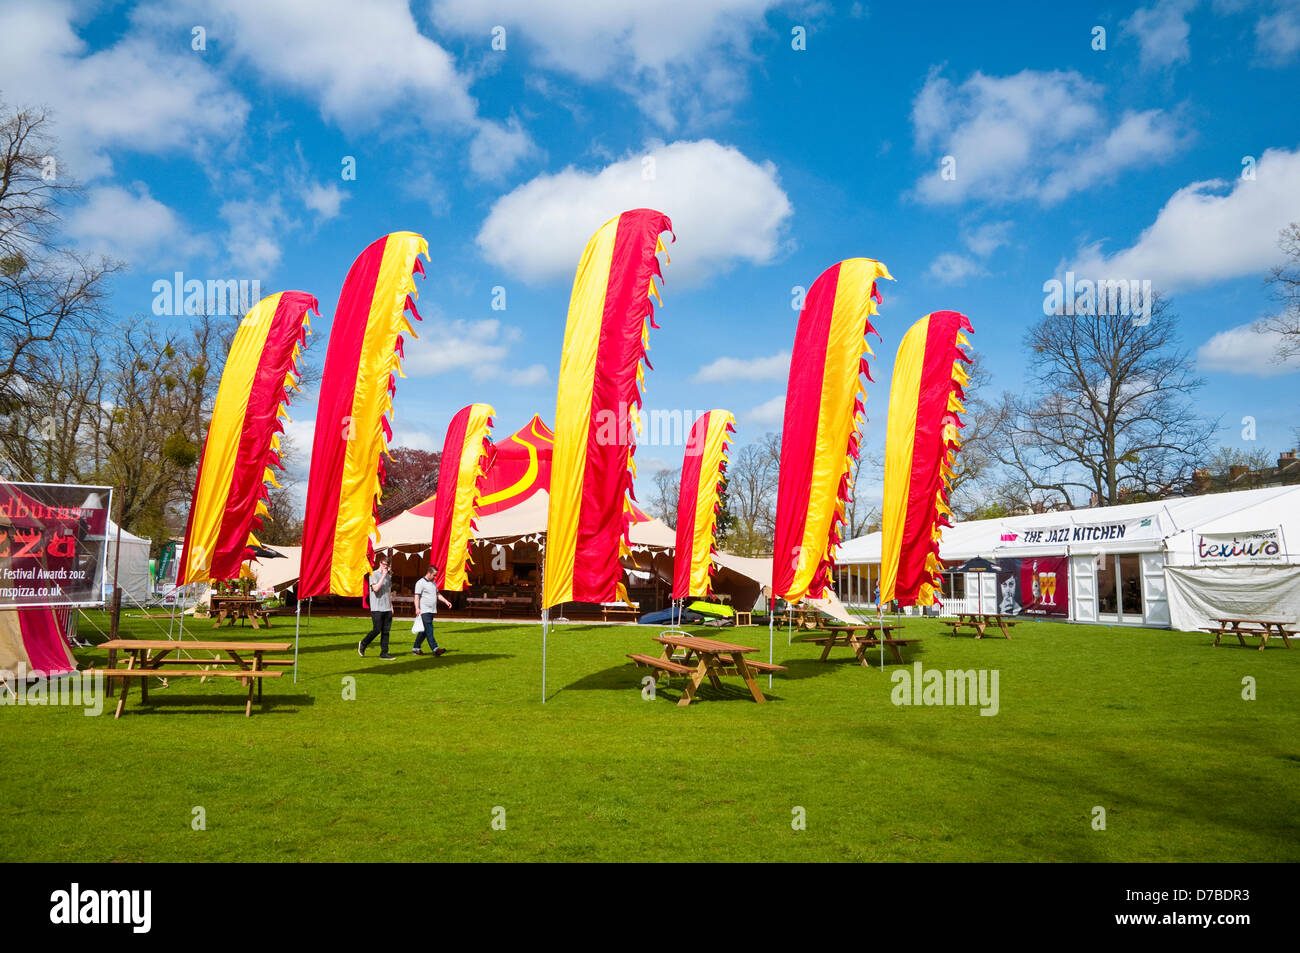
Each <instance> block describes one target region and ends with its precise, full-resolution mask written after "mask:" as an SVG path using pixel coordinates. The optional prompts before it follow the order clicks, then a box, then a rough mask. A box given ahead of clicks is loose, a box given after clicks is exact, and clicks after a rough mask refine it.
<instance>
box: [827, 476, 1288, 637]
mask: <svg viewBox="0 0 1300 953" xmlns="http://www.w3.org/2000/svg"><path fill="white" fill-rule="evenodd" d="M1234 540H1235V541H1236V543H1235V548H1234ZM1270 544H1271V545H1270ZM880 548H881V537H880V533H878V532H877V533H871V534H869V535H867V536H861V537H858V538H857V539H852V540H849V541H848V542H846V543H845V544H844V545H843V546H841V547H840V550H839V559H838V563H839V565H840V566H841V567H844V568H843V569H842V572H841V580H840V582H841V586H842V587H843V588H842V590H841V595H846V593H845V591H844V590H845V589H847V590H850V591H852V592H853V593H854V597H853V598H852V600H851V601H853V602H856V603H859V604H862V603H866V602H869V601H870V596H871V593H872V592H873V591H874V585H875V581H876V580H878V578H879V565H880ZM1252 549H1253V550H1256V552H1249V550H1252ZM1266 550H1267V551H1266ZM939 555H940V558H942V559H943V560H944V562H945V563H949V564H953V563H961V562H963V561H965V560H968V559H973V558H975V557H977V556H978V557H984V558H986V559H991V560H1006V561H1017V560H1020V561H1025V562H1026V563H1034V562H1036V561H1041V562H1043V563H1044V564H1049V565H1052V566H1053V567H1055V566H1057V565H1059V566H1061V567H1062V572H1063V573H1064V574H1066V575H1067V577H1068V578H1067V580H1066V581H1067V583H1068V587H1067V592H1068V595H1069V606H1068V613H1067V612H1065V611H1064V607H1062V612H1061V613H1060V615H1061V617H1062V618H1069V619H1071V620H1073V621H1078V622H1114V623H1124V624H1137V625H1150V626H1170V627H1172V628H1177V629H1183V630H1188V631H1191V630H1195V629H1197V628H1199V627H1200V626H1203V625H1208V624H1209V621H1208V620H1209V619H1210V618H1212V617H1214V616H1220V615H1221V616H1225V617H1228V616H1236V617H1242V618H1245V617H1248V616H1257V617H1259V618H1261V619H1269V620H1273V619H1277V620H1280V621H1286V622H1297V621H1300V486H1277V487H1265V488H1262V489H1257V490H1240V491H1237V492H1232V493H1213V494H1206V495H1203V496H1188V497H1171V498H1169V499H1165V500H1158V501H1151V502H1145V503H1128V504H1123V505H1120V506H1109V507H1095V508H1091V509H1083V510H1070V511H1065V512H1051V513H1037V514H1031V515H1027V516H1013V517H1007V518H1005V519H992V520H974V521H968V522H961V523H957V524H955V525H954V526H952V527H951V528H948V529H945V530H944V533H943V539H942V541H941V543H940V547H939ZM965 576H966V578H965V579H964V580H963V582H964V585H962V586H961V587H960V588H961V589H962V590H963V592H964V594H963V595H962V596H960V597H954V596H952V595H951V594H950V598H949V599H948V600H947V601H948V602H949V603H952V604H950V605H949V609H951V610H952V611H959V610H963V609H976V608H980V609H983V610H985V611H988V610H989V609H991V608H992V607H993V604H994V603H996V602H997V601H998V599H999V598H1000V596H999V593H998V592H997V591H996V588H995V587H996V586H997V585H998V583H997V579H996V577H995V575H994V574H992V573H982V574H975V573H968V574H965ZM1029 577H1030V578H1032V577H1033V574H1032V573H1030V574H1029ZM1101 587H1109V590H1110V591H1113V592H1114V593H1115V594H1116V596H1115V597H1114V599H1113V600H1112V599H1111V598H1108V591H1107V590H1106V589H1105V588H1101ZM1126 599H1127V601H1128V603H1129V605H1128V607H1127V608H1126V606H1125V604H1124V603H1125V600H1126ZM1112 601H1113V602H1114V603H1116V604H1115V605H1114V606H1113V609H1112V607H1111V602H1112Z"/></svg>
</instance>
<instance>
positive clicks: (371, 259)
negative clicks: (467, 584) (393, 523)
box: [298, 232, 428, 597]
mask: <svg viewBox="0 0 1300 953" xmlns="http://www.w3.org/2000/svg"><path fill="white" fill-rule="evenodd" d="M422 254H423V255H425V257H426V258H427V257H428V245H427V244H426V243H425V240H424V239H423V238H422V237H421V236H419V235H417V234H415V233H414V232H394V233H392V234H391V235H386V236H384V237H383V238H380V239H378V240H377V241H375V242H373V243H372V244H371V245H370V246H369V247H368V248H366V250H365V251H363V252H362V253H361V254H360V255H359V256H358V257H357V260H356V261H355V262H353V263H352V268H351V269H350V270H349V271H348V276H347V279H346V280H345V281H344V283H343V290H342V291H341V292H340V294H339V304H338V308H337V309H336V311H335V313H334V324H333V327H332V328H331V329H330V343H329V349H328V350H327V351H326V353H325V369H324V372H323V373H322V376H321V385H320V399H319V401H318V403H317V408H316V432H315V436H314V438H313V440H312V453H311V473H310V477H309V482H308V484H307V514H306V519H305V521H304V523H303V539H302V575H301V577H300V579H299V591H298V595H299V596H300V597H307V596H316V595H325V594H327V593H333V594H335V595H340V596H360V595H361V594H362V589H363V587H364V581H363V580H364V577H365V575H366V573H368V572H369V571H370V561H371V559H372V558H373V557H374V545H375V543H376V542H378V532H377V529H376V517H377V515H378V512H379V500H380V498H381V496H382V494H383V484H384V480H385V468H384V462H383V459H382V454H384V453H385V452H387V450H388V441H389V440H391V439H392V436H393V428H392V423H391V421H390V419H389V418H390V417H391V415H392V411H393V397H394V395H395V394H396V393H397V379H398V378H399V377H405V376H406V375H404V374H403V373H402V368H401V360H400V359H401V357H402V355H403V339H402V332H406V333H407V334H410V335H411V336H412V337H414V336H415V331H414V329H413V328H412V327H411V323H410V321H409V320H407V317H406V312H407V311H410V312H411V314H412V315H414V316H415V318H416V319H417V320H419V317H420V315H419V313H418V312H417V311H416V308H415V298H416V296H417V294H418V292H417V291H416V288H415V277H414V276H415V274H420V275H423V274H424V266H423V265H422V264H421V263H420V259H419V256H420V255H422Z"/></svg>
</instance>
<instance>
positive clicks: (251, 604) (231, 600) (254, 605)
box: [211, 596, 271, 629]
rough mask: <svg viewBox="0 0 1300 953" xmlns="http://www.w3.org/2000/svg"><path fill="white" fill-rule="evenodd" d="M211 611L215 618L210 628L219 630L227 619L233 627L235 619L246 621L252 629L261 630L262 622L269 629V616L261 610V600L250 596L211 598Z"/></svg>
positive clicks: (264, 610) (265, 611)
mask: <svg viewBox="0 0 1300 953" xmlns="http://www.w3.org/2000/svg"><path fill="white" fill-rule="evenodd" d="M211 611H212V614H213V615H214V616H216V621H215V622H213V623H212V628H214V629H219V628H220V627H221V623H223V622H225V621H226V620H227V619H229V620H230V624H231V625H232V626H233V625H234V624H235V620H236V619H247V620H248V621H249V622H251V623H253V628H255V629H257V628H261V624H262V623H263V622H265V623H266V627H267V628H268V629H269V628H270V627H271V614H270V613H269V612H268V611H267V610H266V609H263V608H262V600H261V599H255V598H253V597H252V596H213V597H212V605H211Z"/></svg>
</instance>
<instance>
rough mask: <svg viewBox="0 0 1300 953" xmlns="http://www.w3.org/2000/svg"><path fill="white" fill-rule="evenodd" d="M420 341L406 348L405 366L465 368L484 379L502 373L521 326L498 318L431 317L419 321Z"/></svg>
mask: <svg viewBox="0 0 1300 953" xmlns="http://www.w3.org/2000/svg"><path fill="white" fill-rule="evenodd" d="M415 331H416V333H417V334H418V335H419V336H420V339H419V340H418V341H412V342H411V343H410V344H409V345H408V346H407V348H406V360H405V361H404V362H403V365H402V369H403V370H404V371H405V372H406V373H407V374H411V375H416V374H445V373H447V372H448V371H455V370H466V371H469V372H470V373H471V374H473V375H474V377H476V378H478V379H483V378H486V377H492V376H494V375H496V374H498V373H500V370H501V368H500V362H501V361H502V360H504V359H505V357H506V355H508V354H509V353H510V345H511V344H513V343H514V342H516V341H518V340H519V338H520V337H521V332H520V331H519V329H518V328H515V327H511V326H509V325H503V324H502V323H501V322H500V321H498V320H497V319H496V318H488V319H486V320H483V321H466V320H464V319H462V318H457V319H455V320H450V321H448V320H440V319H429V320H426V321H425V322H424V323H423V324H417V325H416V327H415Z"/></svg>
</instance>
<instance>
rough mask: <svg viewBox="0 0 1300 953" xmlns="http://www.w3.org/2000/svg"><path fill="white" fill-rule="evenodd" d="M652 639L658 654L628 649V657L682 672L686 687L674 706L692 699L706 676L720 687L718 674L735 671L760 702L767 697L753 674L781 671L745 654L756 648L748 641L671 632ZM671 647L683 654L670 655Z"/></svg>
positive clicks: (641, 663) (645, 665)
mask: <svg viewBox="0 0 1300 953" xmlns="http://www.w3.org/2000/svg"><path fill="white" fill-rule="evenodd" d="M655 641H656V642H658V643H660V644H661V645H662V646H663V647H664V651H663V654H662V655H659V656H653V655H645V654H642V653H639V652H637V653H629V654H628V658H630V659H631V660H632V661H633V662H634V663H635V664H636V665H637V666H638V667H640V668H649V669H653V670H654V671H656V672H662V673H664V674H665V675H668V676H672V675H682V676H685V677H686V679H687V682H686V688H685V689H684V690H683V692H682V697H681V698H680V699H679V700H678V702H677V705H678V707H685V706H687V705H689V704H690V703H691V702H692V701H693V700H694V698H695V693H696V691H698V690H699V687H700V684H701V683H702V682H703V681H704V680H705V679H706V678H707V679H708V680H709V683H710V684H711V685H713V687H714V688H721V687H722V682H721V680H720V678H719V676H722V675H739V676H740V677H741V678H743V679H744V680H745V685H746V686H747V687H748V688H749V693H750V695H751V696H752V697H753V699H754V701H756V702H759V703H760V704H761V703H763V702H766V701H767V698H766V697H765V696H764V695H763V692H762V691H761V690H760V689H759V687H758V683H757V682H755V681H754V675H755V674H756V673H762V672H784V671H785V666H784V665H776V664H773V663H770V662H760V661H757V660H754V659H747V658H745V655H746V654H747V653H749V652H757V651H758V649H756V648H753V647H752V646H748V645H732V644H731V643H730V642H719V641H718V640H717V639H705V638H700V637H699V636H694V635H671V634H663V635H659V636H656V637H655ZM675 649H684V650H685V655H684V656H682V657H680V658H674V657H673V652H674V650H675ZM692 658H694V659H695V662H694V664H692V663H691V659H692ZM657 677H658V676H656V678H657Z"/></svg>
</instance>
